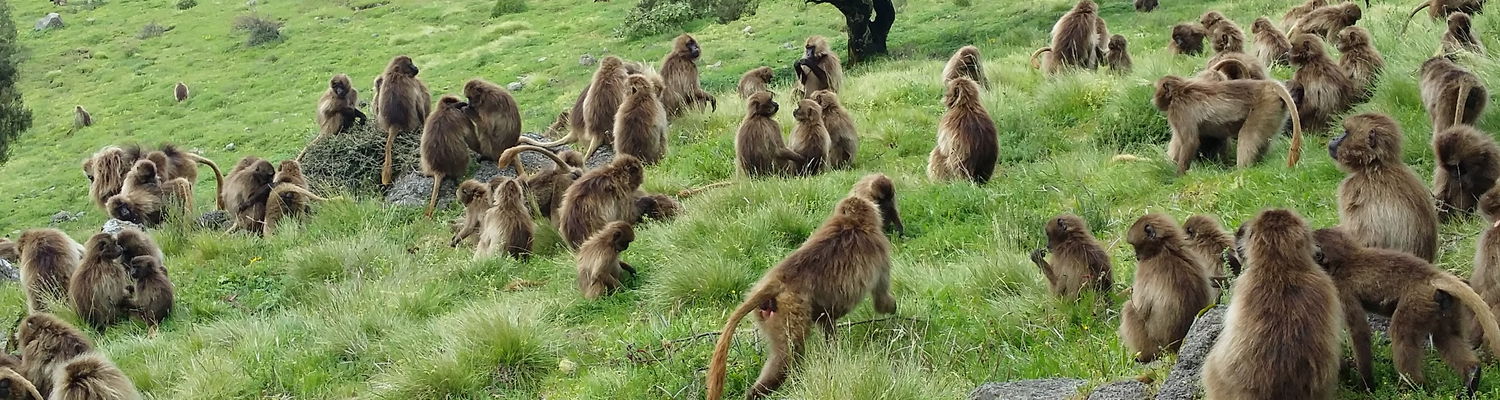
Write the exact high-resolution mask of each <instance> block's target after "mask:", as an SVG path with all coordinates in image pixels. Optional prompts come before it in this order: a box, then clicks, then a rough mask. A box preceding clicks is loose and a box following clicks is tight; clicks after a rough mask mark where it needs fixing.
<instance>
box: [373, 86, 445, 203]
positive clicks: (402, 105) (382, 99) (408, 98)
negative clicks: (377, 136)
mask: <svg viewBox="0 0 1500 400" xmlns="http://www.w3.org/2000/svg"><path fill="white" fill-rule="evenodd" d="M419 72H421V71H420V70H419V69H417V66H416V64H412V60H411V57H407V56H396V57H395V58H392V59H391V63H390V64H389V65H387V66H386V67H385V72H384V73H382V74H381V75H380V78H378V81H377V84H376V85H375V87H376V90H375V93H376V96H377V98H376V102H378V103H379V104H380V108H379V109H376V110H375V121H376V122H377V123H379V124H380V129H383V130H385V131H386V136H385V166H384V167H382V169H381V173H380V184H381V185H390V184H391V177H392V170H391V168H392V165H391V162H392V161H391V157H392V155H393V151H394V146H395V145H396V133H397V132H402V131H411V130H416V129H421V128H422V124H423V118H426V117H427V114H428V113H429V110H431V109H432V94H431V93H428V92H427V85H425V84H423V83H422V80H421V79H418V78H417V74H418V73H419Z"/></svg>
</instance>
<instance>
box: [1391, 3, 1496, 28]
mask: <svg viewBox="0 0 1500 400" xmlns="http://www.w3.org/2000/svg"><path fill="white" fill-rule="evenodd" d="M1485 1H1486V0H1423V1H1422V4H1419V5H1417V8H1416V9H1413V10H1411V15H1408V16H1406V23H1405V24H1402V25H1401V32H1402V33H1405V32H1406V24H1410V23H1411V19H1412V18H1415V17H1416V16H1417V13H1419V12H1421V11H1422V9H1424V8H1425V9H1427V15H1428V16H1429V17H1432V19H1441V18H1443V17H1446V16H1448V15H1449V14H1450V13H1455V12H1459V13H1465V14H1470V15H1472V14H1478V13H1480V12H1481V11H1484V3H1485Z"/></svg>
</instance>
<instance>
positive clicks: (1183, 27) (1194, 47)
mask: <svg viewBox="0 0 1500 400" xmlns="http://www.w3.org/2000/svg"><path fill="white" fill-rule="evenodd" d="M1207 36H1208V31H1207V30H1205V29H1203V26H1201V25H1198V24H1190V23H1181V24H1177V25H1173V26H1172V41H1171V42H1170V43H1168V44H1167V50H1170V51H1171V52H1172V54H1182V55H1189V56H1196V55H1198V54H1202V53H1203V38H1204V37H1207Z"/></svg>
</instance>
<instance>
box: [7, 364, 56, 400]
mask: <svg viewBox="0 0 1500 400" xmlns="http://www.w3.org/2000/svg"><path fill="white" fill-rule="evenodd" d="M11 368H12V367H0V399H3V400H46V398H45V397H42V394H41V392H38V391H37V390H36V386H33V385H32V384H31V381H28V380H26V377H24V376H21V374H20V373H19V372H16V371H15V370H13V369H11ZM15 368H19V366H17V367H15Z"/></svg>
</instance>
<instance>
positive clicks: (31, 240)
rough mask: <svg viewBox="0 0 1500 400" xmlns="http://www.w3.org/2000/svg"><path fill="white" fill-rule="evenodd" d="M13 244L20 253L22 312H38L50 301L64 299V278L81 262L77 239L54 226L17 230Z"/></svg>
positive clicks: (66, 286) (65, 279) (65, 292)
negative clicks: (52, 227)
mask: <svg viewBox="0 0 1500 400" xmlns="http://www.w3.org/2000/svg"><path fill="white" fill-rule="evenodd" d="M16 247H17V250H18V251H19V252H20V253H21V260H20V269H21V282H22V284H23V285H25V286H24V287H25V289H24V290H25V293H26V311H27V312H32V313H35V312H42V311H46V310H47V308H48V307H47V306H48V305H49V304H52V303H53V302H56V301H58V300H64V301H66V299H67V295H68V280H69V279H70V278H71V277H72V276H73V271H75V270H77V269H78V264H79V263H80V262H81V261H82V259H81V256H82V254H81V253H79V251H78V247H79V245H78V242H75V241H73V238H70V237H68V235H67V234H66V233H63V232H62V231H60V230H57V229H30V230H27V231H25V232H21V236H20V238H18V239H17V241H16Z"/></svg>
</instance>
